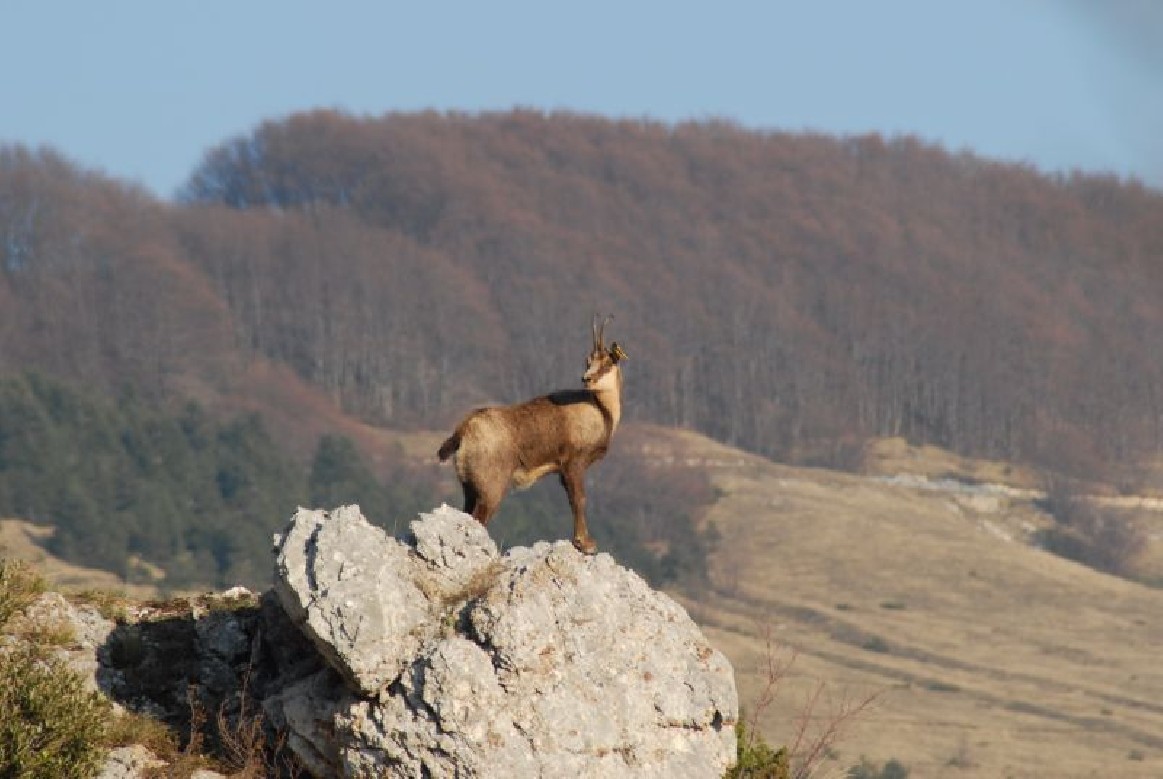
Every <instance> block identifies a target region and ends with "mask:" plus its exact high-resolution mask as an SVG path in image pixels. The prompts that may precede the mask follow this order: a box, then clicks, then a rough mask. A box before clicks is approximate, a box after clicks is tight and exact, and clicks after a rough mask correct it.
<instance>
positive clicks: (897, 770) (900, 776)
mask: <svg viewBox="0 0 1163 779" xmlns="http://www.w3.org/2000/svg"><path fill="white" fill-rule="evenodd" d="M908 775H909V769H908V768H906V767H905V765H904V763H902V762H900V761H899V760H896V759H892V760H889V761H888V762H887V763H885V764H884V765H883V766H877V765H876V763H874V762H872V761H871V760H869V759H868V758H866V757H862V758H860V764H859V765H854V766H852V767H851V768H849V769H848V773H847V774H845V776H846V777H847V779H907V777H908Z"/></svg>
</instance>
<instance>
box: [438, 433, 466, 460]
mask: <svg viewBox="0 0 1163 779" xmlns="http://www.w3.org/2000/svg"><path fill="white" fill-rule="evenodd" d="M460 436H461V428H460V427H457V428H456V432H454V433H453V434H452V435H450V436H449V437H448V438H446V439H444V443H442V444H441V445H440V449H438V450H437V451H436V456H437V457H439V458H440V462H444V461H445V460H447V459H448V458H449V457H451V456H452V454H453V452H455V451H456V450H457V449H459V448H460Z"/></svg>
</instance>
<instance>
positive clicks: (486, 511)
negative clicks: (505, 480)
mask: <svg viewBox="0 0 1163 779" xmlns="http://www.w3.org/2000/svg"><path fill="white" fill-rule="evenodd" d="M460 486H461V489H462V490H463V491H464V513H465V514H472V517H473V519H475V520H476V521H477V522H480V523H481V524H482V525H485V526H488V524H489V520H490V519H492V518H493V515H494V514H496V513H497V509H498V508H500V506H501V498H502V497H503V495H493V494H491V493H489V492H488V491H487V490H481V489H478V488H477V486H476V485H475V484H473V483H472V482H468V481H465V482H461V485H460Z"/></svg>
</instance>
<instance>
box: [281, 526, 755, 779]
mask: <svg viewBox="0 0 1163 779" xmlns="http://www.w3.org/2000/svg"><path fill="white" fill-rule="evenodd" d="M275 591H276V592H277V593H278V595H279V599H280V602H281V603H282V604H283V606H284V608H285V609H286V611H287V613H288V615H289V616H290V617H291V619H292V621H293V622H295V623H296V624H297V625H298V626H299V627H300V629H301V630H302V631H303V632H304V633H305V634H306V635H307V636H308V637H309V638H310V640H311V642H312V643H313V644H314V645H315V646H316V647H317V648H318V649H319V651H320V653H321V654H322V656H323V657H324V659H325V660H326V661H327V663H328V664H329V665H330V666H331V667H332V668H333V669H334V671H335V672H337V673H330V672H327V671H324V672H321V673H319V674H316V675H314V676H311V677H309V678H307V679H304V680H301V681H299V682H297V683H296V684H294V685H292V686H290V687H287V688H285V689H283V690H281V691H280V692H278V693H277V694H275V695H272V696H270V697H269V698H268V699H267V700H266V701H265V702H264V706H265V707H266V710H267V712H268V714H269V716H270V717H271V719H272V721H273V723H274V724H276V725H277V726H285V727H286V728H287V729H288V730H289V732H290V733H291V736H290V738H289V740H288V743H289V744H290V746H291V747H292V748H293V749H294V750H295V751H296V752H297V753H298V754H299V755H300V757H301V758H302V759H303V760H304V762H305V763H306V764H307V766H308V767H309V769H310V770H311V771H312V772H313V773H315V774H316V775H319V776H325V775H341V776H400V777H404V776H423V775H427V776H432V777H462V776H522V777H551V776H554V777H555V776H584V777H626V776H657V777H664V776H665V777H670V776H721V775H722V774H723V772H724V770H725V769H726V768H727V767H728V766H729V765H730V763H731V762H732V760H733V759H734V753H735V739H734V725H735V721H736V719H737V717H738V699H737V696H736V691H735V682H734V676H733V672H732V669H731V666H730V664H729V663H728V662H727V660H726V658H725V657H724V656H723V655H722V654H721V653H720V652H718V651H717V650H715V649H714V648H713V647H711V646H710V645H709V644H708V643H707V641H706V639H705V638H704V637H703V636H702V634H701V632H700V631H699V630H698V628H697V626H696V625H695V624H694V622H693V621H692V620H691V619H690V617H689V616H688V615H687V614H686V612H685V611H684V610H683V609H682V607H680V606H679V605H678V604H677V603H675V602H674V601H673V600H672V599H671V598H669V597H668V596H666V595H665V594H662V593H659V592H656V591H654V590H652V589H651V588H650V587H649V586H648V585H647V584H646V583H645V582H644V581H643V580H642V579H641V578H640V577H638V576H637V575H636V574H635V573H633V572H632V571H630V570H628V569H626V568H624V567H622V566H620V565H619V564H617V563H616V562H615V561H614V559H613V558H611V557H610V556H609V555H605V554H599V555H596V556H592V557H587V556H584V555H582V554H580V553H578V552H577V551H576V550H575V549H574V548H573V547H572V546H571V545H570V544H569V543H568V542H564V541H562V542H558V543H554V544H550V543H539V544H537V545H535V546H534V547H532V548H525V547H517V548H515V549H511V550H509V551H508V552H506V553H505V554H504V555H501V554H499V553H498V551H497V549H496V546H495V545H494V544H493V542H492V541H491V540H490V539H489V537H488V534H487V532H485V530H484V528H482V527H481V526H480V525H479V524H478V523H477V522H475V521H474V520H473V519H472V518H471V517H469V516H467V515H465V514H463V513H461V512H459V511H456V510H455V509H452V508H449V507H447V506H442V507H441V508H439V509H437V510H436V511H434V512H432V513H431V514H425V515H423V516H422V517H421V518H420V519H419V520H417V521H416V522H413V523H412V526H411V532H410V533H409V534H408V535H407V536H406V538H405V539H404V540H396V539H392V538H390V537H388V536H387V535H386V534H385V533H384V532H383V531H381V530H379V529H377V528H375V527H373V526H371V525H370V524H368V523H367V521H366V520H364V519H363V517H362V516H361V515H360V513H359V510H358V508H357V507H354V506H348V507H343V508H340V509H336V510H335V511H332V512H324V511H307V510H300V511H299V512H298V513H297V514H296V515H295V517H294V518H293V519H292V521H291V524H290V526H289V527H288V528H287V530H286V532H285V533H284V534H283V535H282V536H281V537H279V538H278V539H276V583H275Z"/></svg>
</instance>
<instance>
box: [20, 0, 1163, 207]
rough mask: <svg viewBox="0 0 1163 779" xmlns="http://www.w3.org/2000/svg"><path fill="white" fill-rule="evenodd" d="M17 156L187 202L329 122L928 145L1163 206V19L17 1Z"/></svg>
mask: <svg viewBox="0 0 1163 779" xmlns="http://www.w3.org/2000/svg"><path fill="white" fill-rule="evenodd" d="M0 74H2V75H0V86H2V88H0V143H12V142H16V143H23V144H25V145H28V146H33V147H37V146H42V145H45V146H50V147H52V148H55V149H56V150H58V151H60V152H62V153H64V154H65V155H66V156H68V157H70V158H71V159H73V160H74V161H76V162H77V163H79V164H81V165H83V166H85V167H89V168H95V169H99V170H103V171H104V172H106V173H108V174H110V175H113V176H116V177H119V178H124V179H127V180H130V181H136V182H138V183H141V184H143V185H145V186H146V187H148V188H149V189H151V190H153V191H154V192H155V193H157V194H159V195H161V196H163V197H168V196H170V195H171V194H172V193H173V191H174V189H175V188H176V187H178V186H179V185H180V184H181V183H182V182H184V181H185V179H186V177H187V176H188V175H189V174H190V172H191V171H192V170H193V169H194V167H195V166H196V165H197V164H198V163H199V161H200V160H201V158H202V155H203V154H204V153H205V151H206V150H207V149H208V148H210V147H212V146H214V145H216V144H218V143H220V142H222V141H224V140H227V139H229V138H231V137H234V136H237V135H240V134H242V133H246V132H249V131H250V130H251V129H253V128H254V127H255V126H256V125H257V124H258V123H259V122H261V121H262V120H264V119H270V118H278V117H282V116H285V115H287V114H289V113H292V112H295V111H299V110H306V109H311V108H318V107H331V108H342V109H346V110H348V111H351V112H353V113H356V114H370V115H378V114H381V113H384V112H386V111H397V110H402V111H411V110H419V109H428V108H434V109H437V110H462V111H480V110H497V109H500V110H503V109H508V108H511V107H513V106H522V107H531V108H541V109H546V110H553V109H567V110H574V111H581V112H587V113H598V114H604V115H608V116H631V117H648V118H653V119H658V120H662V121H666V122H675V121H681V120H685V119H701V118H707V117H723V118H730V119H734V120H736V121H738V122H739V123H741V124H743V125H744V126H747V127H752V128H756V129H766V130H784V131H792V132H796V131H801V130H813V131H820V132H826V133H831V134H836V135H850V134H862V133H867V132H880V133H882V134H885V135H896V134H913V135H917V136H920V137H921V138H924V139H926V140H928V141H933V142H937V143H940V144H942V145H943V146H945V147H946V148H948V149H950V150H951V151H960V150H962V149H968V150H970V151H973V152H974V153H977V154H979V155H982V156H986V157H991V158H999V159H1004V160H1010V161H1020V162H1025V163H1028V164H1031V165H1034V166H1036V167H1037V168H1039V169H1041V170H1044V171H1071V170H1075V169H1079V170H1084V171H1088V172H1100V171H1102V172H1113V173H1116V174H1118V175H1120V176H1134V177H1136V178H1138V179H1140V180H1141V181H1143V182H1145V183H1147V184H1148V185H1150V186H1152V187H1155V188H1157V189H1163V2H1156V0H1057V1H1052V0H973V1H972V2H968V1H967V2H951V1H945V0H864V1H860V0H847V1H842V0H815V1H812V2H809V0H802V2H794V3H793V2H779V1H776V0H772V1H770V2H737V1H735V0H718V1H717V2H703V3H690V2H683V1H682V0H672V2H654V1H653V0H643V1H642V2H632V0H621V1H620V2H612V1H610V0H587V2H584V3H581V2H572V3H554V2H551V1H550V0H542V1H541V2H508V1H507V0H491V1H490V2H473V3H468V2H464V3H459V2H428V3H406V4H405V3H396V2H383V1H381V2H370V1H369V0H365V1H361V2H345V1H344V0H332V2H328V3H322V2H318V1H317V0H316V2H300V1H299V0H281V1H280V2H268V0H235V1H232V2H221V1H220V0H201V1H200V2H193V1H192V0H169V1H168V2H159V1H158V0H149V1H148V2H143V1H141V0H103V1H102V2H89V1H88V0H75V1H73V2H69V1H67V0H6V2H4V3H3V5H0Z"/></svg>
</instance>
